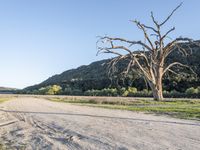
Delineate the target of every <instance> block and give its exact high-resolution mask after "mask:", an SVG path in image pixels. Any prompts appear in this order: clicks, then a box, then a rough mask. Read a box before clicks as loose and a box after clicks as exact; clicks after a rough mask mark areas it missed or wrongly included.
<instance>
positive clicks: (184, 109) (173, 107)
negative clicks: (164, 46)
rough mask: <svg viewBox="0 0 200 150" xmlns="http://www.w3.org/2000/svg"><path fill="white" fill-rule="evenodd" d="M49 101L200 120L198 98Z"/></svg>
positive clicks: (54, 99)
mask: <svg viewBox="0 0 200 150" xmlns="http://www.w3.org/2000/svg"><path fill="white" fill-rule="evenodd" d="M48 99H49V100H51V101H56V102H66V103H73V104H78V105H84V106H92V107H101V108H109V109H121V110H129V111H137V112H148V113H156V114H164V115H169V116H172V117H177V118H183V119H196V120H200V100H180V99H170V100H165V101H153V100H150V99H134V100H125V99H123V100H119V99H116V100H99V99H95V98H92V97H91V98H84V99H83V98H59V97H58V98H48Z"/></svg>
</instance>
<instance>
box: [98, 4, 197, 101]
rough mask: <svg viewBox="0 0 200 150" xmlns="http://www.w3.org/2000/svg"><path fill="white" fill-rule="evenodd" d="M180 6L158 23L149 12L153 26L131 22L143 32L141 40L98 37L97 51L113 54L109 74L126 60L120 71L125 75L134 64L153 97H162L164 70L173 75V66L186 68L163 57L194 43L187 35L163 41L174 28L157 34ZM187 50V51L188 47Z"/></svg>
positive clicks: (184, 51)
mask: <svg viewBox="0 0 200 150" xmlns="http://www.w3.org/2000/svg"><path fill="white" fill-rule="evenodd" d="M181 5H182V3H181V4H180V5H178V6H177V7H176V8H175V9H174V10H173V11H172V12H171V13H170V15H169V16H168V17H167V18H166V19H165V20H164V21H162V22H161V23H159V22H158V21H157V20H156V19H155V17H154V15H153V12H151V19H152V21H153V26H147V25H145V24H143V23H141V22H139V21H137V20H135V21H132V22H133V23H135V24H136V26H137V27H138V28H139V29H140V30H141V31H142V32H143V34H144V38H145V40H144V42H143V41H132V40H127V39H124V38H116V37H114V38H112V37H108V36H104V37H100V38H99V40H98V42H97V48H98V54H99V53H110V54H114V55H116V56H117V57H115V58H113V59H111V61H110V62H109V68H110V69H109V70H110V71H109V73H111V74H112V73H113V72H114V71H115V70H116V65H117V63H118V62H119V61H121V60H128V62H129V63H128V65H127V66H126V67H125V68H124V71H123V73H125V74H127V73H128V72H129V71H130V70H131V69H133V67H134V69H136V71H137V72H138V73H139V74H141V75H142V76H143V77H144V79H145V80H146V81H147V83H148V85H149V87H150V88H151V90H152V92H153V97H154V99H155V100H163V92H162V91H163V90H162V79H163V76H164V75H165V74H166V73H167V72H172V73H175V74H177V72H175V71H174V70H173V67H174V66H181V67H188V66H187V65H185V64H182V63H180V62H172V63H171V64H166V59H167V58H168V56H169V54H171V53H172V52H174V51H180V52H181V53H183V54H184V55H187V54H188V52H187V50H186V49H185V48H184V47H183V46H182V44H181V43H188V44H190V43H195V42H194V41H193V40H192V39H190V38H183V37H179V38H176V39H174V40H172V39H169V40H168V41H170V42H168V43H167V44H165V42H166V39H168V38H169V37H168V35H169V34H170V33H171V32H172V31H174V30H175V27H173V28H171V29H170V30H168V31H167V32H166V33H165V34H162V33H161V29H162V27H163V26H164V25H165V24H166V23H167V21H168V20H169V19H170V18H171V17H172V15H173V14H174V12H175V11H176V10H177V9H178V8H179V7H180V6H181ZM134 48H135V49H134ZM136 48H140V50H136ZM188 49H190V50H191V48H190V47H188Z"/></svg>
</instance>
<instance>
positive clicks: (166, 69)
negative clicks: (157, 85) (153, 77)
mask: <svg viewBox="0 0 200 150" xmlns="http://www.w3.org/2000/svg"><path fill="white" fill-rule="evenodd" d="M175 65H179V66H182V67H186V68H189V66H188V65H184V64H182V63H180V62H173V63H171V64H170V65H168V66H167V67H166V68H165V69H164V71H163V75H164V74H165V73H166V72H167V71H168V70H169V69H170V68H171V67H173V66H175Z"/></svg>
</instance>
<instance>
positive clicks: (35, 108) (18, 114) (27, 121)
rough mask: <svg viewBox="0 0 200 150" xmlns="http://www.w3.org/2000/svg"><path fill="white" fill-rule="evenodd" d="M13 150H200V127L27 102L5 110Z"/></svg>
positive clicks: (5, 131)
mask: <svg viewBox="0 0 200 150" xmlns="http://www.w3.org/2000/svg"><path fill="white" fill-rule="evenodd" d="M0 142H1V143H2V144H4V145H6V146H7V147H8V148H11V149H27V150H29V149H34V150H35V149H39V150H40V149H41V150H45V149H48V150H49V149H52V150H56V149H60V150H64V149H69V150H76V149H80V150H84V149H91V150H96V149H97V150H104V149H105V150H107V149H111V150H112V149H116V150H126V149H131V150H135V149H136V150H165V149H166V150H167V149H169V150H198V149H200V122H198V121H191V120H190V121H189V120H181V119H174V118H169V117H165V116H156V115H152V114H143V113H136V112H130V111H121V110H109V109H101V108H93V107H86V106H77V105H71V104H65V103H56V102H50V101H47V100H44V99H39V98H31V97H23V98H15V99H13V100H10V101H7V102H5V103H3V104H0Z"/></svg>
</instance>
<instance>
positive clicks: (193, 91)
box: [20, 85, 200, 98]
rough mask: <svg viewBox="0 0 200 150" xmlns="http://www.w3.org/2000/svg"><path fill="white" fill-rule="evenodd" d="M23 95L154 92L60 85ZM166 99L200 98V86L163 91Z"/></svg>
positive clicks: (148, 92) (146, 94)
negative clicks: (86, 88) (83, 89)
mask: <svg viewBox="0 0 200 150" xmlns="http://www.w3.org/2000/svg"><path fill="white" fill-rule="evenodd" d="M20 92H23V94H39V95H85V96H124V97H137V96H138V97H151V96H152V91H151V90H148V89H143V90H138V89H137V88H135V87H127V88H124V87H123V88H103V89H100V90H95V89H92V90H87V91H82V90H80V89H74V88H70V87H66V88H62V87H61V86H59V85H52V86H46V87H42V88H40V89H38V90H33V91H20ZM163 94H164V95H165V97H196V98H199V97H200V86H199V87H196V88H194V87H191V88H188V89H186V91H185V92H178V91H176V90H172V91H166V90H165V91H163Z"/></svg>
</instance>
